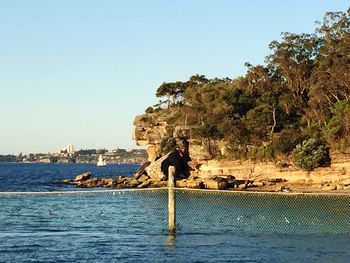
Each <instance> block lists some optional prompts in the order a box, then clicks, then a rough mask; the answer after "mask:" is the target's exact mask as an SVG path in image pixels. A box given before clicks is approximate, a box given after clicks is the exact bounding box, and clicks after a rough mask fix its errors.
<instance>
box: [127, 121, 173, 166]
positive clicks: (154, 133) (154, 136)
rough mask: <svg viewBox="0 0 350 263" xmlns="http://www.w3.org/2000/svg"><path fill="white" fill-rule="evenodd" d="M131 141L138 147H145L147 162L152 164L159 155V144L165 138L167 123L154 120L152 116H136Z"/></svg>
mask: <svg viewBox="0 0 350 263" xmlns="http://www.w3.org/2000/svg"><path fill="white" fill-rule="evenodd" d="M134 126H135V128H134V131H133V136H132V139H133V140H135V141H136V144H137V145H139V146H146V151H147V154H148V161H150V162H153V161H155V160H156V158H157V157H158V156H159V154H160V143H161V142H162V139H163V138H164V137H165V136H167V126H168V125H167V123H166V122H162V121H158V120H156V119H155V118H154V117H153V115H152V114H143V115H138V116H136V117H135V119H134Z"/></svg>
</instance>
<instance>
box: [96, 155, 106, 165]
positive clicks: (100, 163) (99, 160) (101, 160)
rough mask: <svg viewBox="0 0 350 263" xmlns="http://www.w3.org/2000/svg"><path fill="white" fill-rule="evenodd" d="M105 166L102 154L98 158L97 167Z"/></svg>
mask: <svg viewBox="0 0 350 263" xmlns="http://www.w3.org/2000/svg"><path fill="white" fill-rule="evenodd" d="M105 165H107V163H106V161H105V160H103V157H102V154H100V156H99V157H98V162H97V166H105Z"/></svg>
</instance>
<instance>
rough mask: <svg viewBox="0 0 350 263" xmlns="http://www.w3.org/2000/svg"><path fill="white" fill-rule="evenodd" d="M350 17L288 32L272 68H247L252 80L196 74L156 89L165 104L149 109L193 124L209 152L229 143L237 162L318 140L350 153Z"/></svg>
mask: <svg viewBox="0 0 350 263" xmlns="http://www.w3.org/2000/svg"><path fill="white" fill-rule="evenodd" d="M349 18H350V9H349V10H347V12H336V13H326V15H325V17H324V20H323V22H322V23H318V25H317V28H316V30H315V32H314V33H312V34H292V33H283V34H282V40H281V41H273V42H271V44H270V46H269V47H270V50H271V54H270V55H268V56H267V57H266V64H265V65H257V66H253V65H251V64H249V63H246V66H247V73H246V74H245V76H242V77H239V78H236V79H229V78H225V79H218V78H214V79H207V78H206V77H205V76H203V75H195V76H192V77H191V78H190V79H189V80H188V81H177V82H171V83H163V84H162V85H161V86H160V87H159V88H158V90H157V92H156V96H157V97H159V98H161V101H160V103H159V104H158V105H155V109H150V108H148V112H153V111H154V114H163V115H166V116H168V122H169V123H172V124H174V125H175V124H176V125H186V126H190V127H192V128H193V130H194V132H193V134H192V136H194V138H202V139H203V140H205V141H206V143H207V144H208V146H209V147H212V145H213V142H218V141H222V142H225V144H226V145H227V148H228V150H229V151H231V154H232V156H233V157H235V156H238V157H251V156H255V157H257V158H260V159H266V158H268V159H271V158H272V159H274V158H276V156H288V155H290V154H291V153H292V151H293V149H294V148H295V147H296V146H297V145H298V144H300V143H301V142H303V141H305V140H308V139H310V138H318V139H322V140H323V141H324V142H325V143H326V145H327V147H330V148H331V149H332V150H345V149H346V148H347V147H349V146H350V136H349V135H350V19H349ZM303 145H304V144H302V147H303ZM303 158H304V157H303ZM315 162H317V160H316V161H315ZM312 166H314V165H312ZM308 167H309V165H306V168H308Z"/></svg>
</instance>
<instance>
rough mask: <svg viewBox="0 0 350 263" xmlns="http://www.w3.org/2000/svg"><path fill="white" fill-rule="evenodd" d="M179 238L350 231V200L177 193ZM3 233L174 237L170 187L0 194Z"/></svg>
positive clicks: (348, 197)
mask: <svg viewBox="0 0 350 263" xmlns="http://www.w3.org/2000/svg"><path fill="white" fill-rule="evenodd" d="M175 200H176V232H177V233H229V232H232V233H237V232H249V233H262V232H269V233H270V232H272V233H273V232H276V233H299V234H300V233H301V234H304V233H306V234H307V233H349V232H350V196H348V195H321V194H317V195H315V194H273V193H245V192H229V191H206V190H190V189H175ZM0 203H1V206H0V232H16V231H17V232H26V231H29V232H33V231H37V232H40V231H57V232H64V231H79V232H89V231H91V230H93V231H106V230H108V231H110V232H113V233H124V234H128V233H129V234H133V233H148V234H149V233H156V234H159V233H167V228H168V219H167V216H168V211H167V209H168V207H167V206H168V192H167V190H166V189H143V190H115V191H114V190H113V191H80V192H79V191H72V192H54V193H49V192H45V193H2V194H0Z"/></svg>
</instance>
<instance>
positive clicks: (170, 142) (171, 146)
mask: <svg viewBox="0 0 350 263" xmlns="http://www.w3.org/2000/svg"><path fill="white" fill-rule="evenodd" d="M175 148H176V139H175V138H173V137H164V138H163V139H162V141H161V143H160V152H161V154H162V155H165V154H167V153H169V152H171V151H173V150H175Z"/></svg>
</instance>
